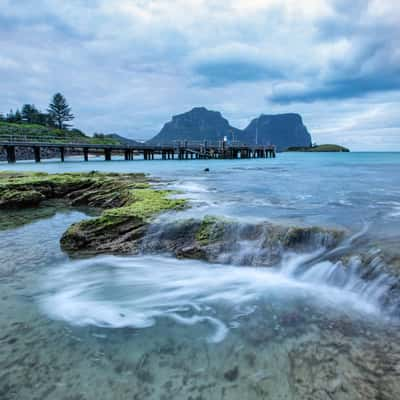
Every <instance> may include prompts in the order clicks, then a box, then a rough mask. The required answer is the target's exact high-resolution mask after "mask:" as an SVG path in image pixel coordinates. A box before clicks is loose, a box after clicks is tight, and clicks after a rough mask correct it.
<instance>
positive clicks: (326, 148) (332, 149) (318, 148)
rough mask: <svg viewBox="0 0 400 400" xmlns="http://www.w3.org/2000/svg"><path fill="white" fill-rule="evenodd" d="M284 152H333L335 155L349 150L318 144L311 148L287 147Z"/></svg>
mask: <svg viewBox="0 0 400 400" xmlns="http://www.w3.org/2000/svg"><path fill="white" fill-rule="evenodd" d="M286 151H299V152H311V153H312V152H315V153H319V152H320V153H324V152H335V153H344V152H346V153H347V152H349V151H350V150H349V149H348V148H346V147H343V146H339V145H337V144H320V145H316V144H314V145H312V146H311V147H289V148H288V149H287V150H286Z"/></svg>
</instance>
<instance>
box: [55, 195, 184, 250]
mask: <svg viewBox="0 0 400 400" xmlns="http://www.w3.org/2000/svg"><path fill="white" fill-rule="evenodd" d="M172 193H173V192H171V191H167V190H154V189H149V188H147V187H146V188H143V189H137V188H136V189H132V190H130V191H129V195H128V199H127V202H126V204H125V205H124V206H123V207H118V208H113V209H110V210H105V211H104V212H103V213H102V215H101V216H100V217H98V218H94V219H91V220H87V221H82V222H78V223H76V224H73V225H72V226H71V227H70V228H69V229H68V230H67V231H66V232H65V233H64V235H63V236H62V238H61V246H62V248H63V249H64V250H66V251H68V252H72V251H79V252H82V251H84V252H94V253H102V252H119V253H122V252H131V253H132V252H135V251H137V250H138V248H139V245H140V242H141V239H142V238H143V236H144V234H145V232H146V228H147V225H148V224H149V222H150V221H151V219H152V218H153V217H155V216H156V215H158V214H159V213H161V212H164V211H170V210H178V209H181V208H183V207H184V206H185V203H186V201H185V200H183V199H172V198H169V196H170V195H171V194H172Z"/></svg>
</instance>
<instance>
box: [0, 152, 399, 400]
mask: <svg viewBox="0 0 400 400" xmlns="http://www.w3.org/2000/svg"><path fill="white" fill-rule="evenodd" d="M206 166H207V167H209V168H210V169H211V171H210V173H205V172H204V171H203V169H204V168H205V167H206ZM399 167H400V155H399V154H396V153H392V154H368V153H365V154H357V153H354V154H353V153H350V154H324V155H320V154H279V155H278V157H277V158H276V159H275V160H234V161H220V160H215V161H187V162H186V161H161V160H160V161H158V160H156V161H146V162H143V161H138V162H124V161H116V162H111V163H110V162H108V163H106V162H102V161H91V162H89V163H81V162H75V161H70V162H66V163H65V164H61V163H58V162H44V163H41V164H31V163H25V162H24V163H17V164H16V165H14V166H13V168H12V169H14V170H15V169H25V170H44V171H49V172H62V171H82V170H93V169H96V170H102V171H116V172H121V171H140V172H148V173H150V174H151V175H152V176H154V177H159V178H161V179H162V180H163V181H162V182H160V183H159V184H160V185H167V186H170V187H173V188H178V189H180V190H182V191H183V192H184V193H183V194H182V196H185V197H189V198H191V200H192V208H191V209H190V210H188V211H185V212H183V213H180V214H179V215H177V214H171V215H168V216H164V217H163V219H167V221H171V220H174V219H176V218H178V217H182V216H196V217H198V216H201V215H205V214H215V215H224V216H229V217H234V218H239V219H242V220H243V221H246V222H248V221H252V220H254V221H259V220H265V219H268V220H271V221H273V222H284V223H289V224H317V225H321V226H335V227H344V228H346V229H347V230H348V231H349V236H351V235H356V236H357V233H360V236H361V239H362V240H363V246H364V247H367V248H370V247H371V248H372V247H376V246H377V243H378V244H382V245H385V244H386V245H387V246H389V247H390V248H391V249H392V248H393V247H395V246H394V245H393V243H398V240H399V239H400V230H399V228H398V226H399V225H398V223H399V221H400V219H399V218H400V217H399V213H398V210H399V207H400V196H399V194H400V189H399V188H400V174H399V173H398V171H399ZM1 168H3V169H9V166H8V165H6V164H2V165H1ZM24 213H25V212H18V215H17V217H18V220H22V221H26V220H27V219H28V220H32V221H33V222H31V223H29V224H27V225H24V226H19V227H15V228H10V227H9V226H8V227H9V228H10V229H7V230H3V231H0V287H1V307H0V332H1V334H0V344H1V350H2V351H1V352H0V366H1V368H0V399H55V398H56V399H71V400H72V399H74V400H75V399H145V398H150V399H170V398H174V399H175V398H177V399H193V400H194V399H236V398H237V399H239V398H240V399H243V398H246V399H264V398H268V399H378V398H379V399H394V398H397V397H398V396H400V384H399V379H398V375H399V373H400V345H399V343H400V341H399V337H398V331H399V330H398V327H399V324H398V320H397V318H395V317H393V315H391V314H390V312H389V310H387V309H385V308H384V307H382V306H381V304H380V302H379V298H380V295H381V293H380V291H385V290H387V287H388V285H389V283H388V282H387V281H383V282H382V281H379V282H377V281H371V282H367V283H366V282H365V281H363V280H362V279H360V276H359V274H358V268H360V266H359V265H354V268H353V269H352V270H351V271H348V272H347V273H345V274H344V273H343V269H342V268H338V267H337V265H336V264H335V263H334V262H331V261H329V260H328V259H327V258H326V257H325V258H324V257H322V256H321V255H324V254H326V252H327V251H326V250H325V249H321V248H316V249H315V251H314V252H311V253H308V254H287V255H286V256H285V257H284V259H283V260H282V262H281V263H279V265H276V266H275V267H274V268H269V269H267V268H262V267H255V266H252V265H247V266H234V265H229V264H228V265H219V264H215V265H214V264H207V263H203V262H199V261H188V260H176V259H174V258H171V257H169V256H166V255H158V254H157V255H155V254H153V255H152V254H150V255H149V254H147V255H143V256H136V257H129V256H127V257H115V256H101V257H96V258H89V259H85V260H70V259H68V257H67V256H66V255H65V254H63V253H62V252H61V250H60V247H59V242H58V241H59V238H60V236H61V234H62V233H63V231H64V230H65V229H66V228H67V227H68V226H69V225H70V224H71V223H73V222H74V221H78V220H80V219H82V218H85V214H83V213H82V212H79V211H74V210H68V209H57V210H56V211H55V212H51V213H49V214H46V215H40V217H41V219H37V220H36V219H35V218H34V217H36V216H33V217H32V215H31V214H30V212H27V213H25V214H24ZM11 217H12V218H13V219H15V215H12V216H11ZM0 219H2V221H3V222H4V220H5V219H10V214H5V213H3V214H1V215H0ZM16 224H18V221H17V222H16ZM4 226H5V225H4ZM5 227H7V226H5ZM357 240H358V239H357ZM365 243H366V244H365ZM344 245H345V246H347V247H350V248H351V246H353V245H354V246H355V244H353V242H352V241H349V242H348V243H345V244H344ZM252 246H254V243H252ZM248 248H249V247H248V245H247V243H238V249H248ZM392 250H395V249H392ZM250 251H255V250H254V247H251V250H250Z"/></svg>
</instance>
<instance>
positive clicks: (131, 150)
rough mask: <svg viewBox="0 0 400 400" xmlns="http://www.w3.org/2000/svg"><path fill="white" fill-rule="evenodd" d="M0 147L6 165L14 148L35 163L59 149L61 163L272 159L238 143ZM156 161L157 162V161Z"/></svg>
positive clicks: (23, 143) (3, 141)
mask: <svg viewBox="0 0 400 400" xmlns="http://www.w3.org/2000/svg"><path fill="white" fill-rule="evenodd" d="M0 147H1V148H4V149H5V151H6V153H7V161H8V162H9V163H14V162H16V161H17V153H16V148H17V147H22V148H23V147H25V148H33V153H34V159H35V161H36V162H40V160H41V150H42V149H45V148H48V149H58V151H59V156H60V160H61V161H64V160H65V154H66V151H67V150H69V151H73V152H74V153H76V152H82V154H83V159H84V160H85V161H88V160H89V153H94V154H101V153H103V154H104V159H105V160H106V161H110V160H111V157H112V153H114V154H118V155H123V156H124V158H125V160H127V161H128V160H133V159H134V158H135V157H136V158H143V159H144V160H154V158H155V155H156V156H158V157H159V158H161V159H162V160H173V159H179V160H189V159H238V158H241V159H243V158H268V157H275V147H274V146H248V145H245V144H241V143H232V144H228V143H226V142H224V141H221V142H218V143H208V142H207V141H204V142H202V143H193V142H188V141H183V142H177V143H174V144H170V145H146V144H142V145H134V146H132V145H124V144H93V143H62V142H56V141H48V142H46V141H38V140H32V139H29V140H28V139H27V138H23V137H4V136H3V137H0ZM158 157H157V158H158Z"/></svg>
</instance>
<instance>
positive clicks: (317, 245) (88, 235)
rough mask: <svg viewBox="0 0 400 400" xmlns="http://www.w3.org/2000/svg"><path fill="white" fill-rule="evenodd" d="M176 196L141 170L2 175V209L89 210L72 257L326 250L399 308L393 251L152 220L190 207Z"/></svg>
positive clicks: (274, 230) (245, 258) (208, 222)
mask: <svg viewBox="0 0 400 400" xmlns="http://www.w3.org/2000/svg"><path fill="white" fill-rule="evenodd" d="M173 195H174V192H172V191H168V190H160V189H157V188H156V187H154V185H152V182H151V181H150V179H149V178H148V177H147V176H146V175H144V174H114V173H107V174H102V173H99V172H96V171H93V172H90V173H65V174H46V173H12V172H11V173H7V172H4V173H1V174H0V210H12V209H21V208H26V209H38V208H40V209H41V210H42V212H38V213H37V217H38V218H40V217H41V215H44V214H43V210H47V209H49V208H52V212H54V209H55V207H56V205H57V204H58V203H59V202H61V203H62V204H63V206H64V207H65V206H67V207H75V208H78V207H85V209H86V210H90V211H91V213H93V214H94V216H93V217H92V218H88V219H86V220H83V221H81V222H78V223H75V224H73V225H71V226H70V227H69V228H68V229H67V230H66V231H65V232H64V234H63V235H62V237H61V240H60V244H61V248H62V249H63V250H64V251H65V252H67V253H68V254H69V255H70V256H82V255H95V254H101V253H114V254H123V253H125V254H138V253H143V254H157V253H158V254H162V253H169V254H170V255H173V256H175V257H177V258H187V259H198V260H203V261H207V262H213V263H221V264H233V265H243V266H246V265H247V266H248V265H252V266H264V267H268V266H276V265H278V264H279V263H281V262H282V260H283V257H285V256H287V254H291V253H297V254H307V253H313V252H315V250H317V249H324V253H323V254H322V255H316V256H315V258H314V259H313V260H312V262H314V263H315V262H318V261H329V262H331V263H335V265H337V266H339V267H340V270H341V271H342V272H344V275H345V277H344V278H341V279H349V278H348V277H351V275H352V274H356V275H357V276H359V277H361V278H362V280H363V281H364V282H371V283H372V284H375V283H376V282H378V283H379V282H381V281H382V280H385V285H386V286H387V287H386V289H385V292H384V293H383V295H382V296H381V298H380V301H381V302H383V303H385V304H386V305H389V306H393V307H394V308H395V312H396V313H398V309H399V306H398V304H397V303H398V301H397V299H398V298H399V295H400V284H399V279H398V275H399V271H400V256H399V255H398V254H393V253H389V252H387V251H382V249H380V248H379V246H375V247H371V245H370V243H362V242H361V243H352V245H351V246H343V243H344V242H345V241H346V240H349V233H348V232H346V231H345V230H341V229H334V228H323V227H318V226H286V225H279V224H273V223H270V222H258V223H243V222H241V221H240V222H239V221H237V220H230V219H225V218H221V217H217V216H206V217H203V218H199V219H194V218H190V219H183V218H181V219H179V214H178V216H177V217H174V218H173V219H172V220H171V219H167V220H164V219H163V218H161V219H159V218H157V217H158V216H159V215H160V214H162V213H163V212H167V211H169V212H171V211H178V210H180V209H182V208H185V207H187V202H186V200H184V199H177V198H174V196H173ZM25 220H26V222H30V221H31V219H30V218H27V219H25ZM25 220H24V219H19V220H18V221H16V223H24V221H25ZM2 226H6V227H7V226H8V225H7V224H0V227H2ZM318 257H320V259H318ZM335 273H336V272H335ZM346 275H348V277H347V278H346Z"/></svg>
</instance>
